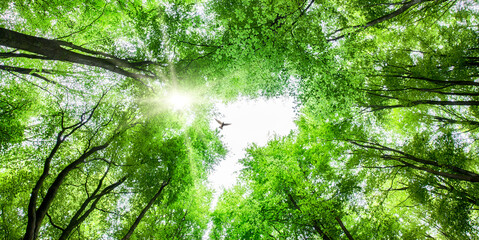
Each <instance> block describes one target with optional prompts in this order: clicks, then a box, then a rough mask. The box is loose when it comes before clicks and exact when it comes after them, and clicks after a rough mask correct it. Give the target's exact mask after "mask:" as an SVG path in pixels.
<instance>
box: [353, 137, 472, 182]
mask: <svg viewBox="0 0 479 240" xmlns="http://www.w3.org/2000/svg"><path fill="white" fill-rule="evenodd" d="M348 142H350V143H352V144H354V145H356V146H359V147H362V148H368V149H375V150H379V151H381V154H380V155H379V157H381V158H382V159H384V160H395V161H398V162H401V163H402V164H404V165H405V166H407V167H410V168H413V169H417V170H421V171H425V172H428V173H432V174H434V175H437V176H442V177H446V178H449V179H455V180H460V181H468V182H479V174H477V173H475V172H472V171H469V170H465V169H462V168H459V167H456V166H453V165H449V164H440V163H438V162H435V161H431V160H427V159H422V158H418V157H416V156H413V155H411V154H408V153H405V152H403V151H400V150H397V149H392V148H388V147H386V146H382V145H380V144H377V143H370V142H364V141H355V140H348ZM384 152H392V153H395V154H396V155H390V154H386V153H384ZM411 161H412V163H411ZM417 164H420V165H422V166H419V165H417ZM437 169H439V170H437Z"/></svg>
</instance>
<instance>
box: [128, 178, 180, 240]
mask: <svg viewBox="0 0 479 240" xmlns="http://www.w3.org/2000/svg"><path fill="white" fill-rule="evenodd" d="M170 181H171V178H169V179H168V180H167V181H165V182H163V183H162V184H161V187H160V189H159V190H158V192H156V194H155V195H154V196H153V198H151V199H150V201H149V202H148V204H147V205H146V206H145V207H144V208H143V210H141V212H140V214H139V215H138V217H137V218H136V220H135V222H134V223H133V224H132V225H131V227H130V229H129V230H128V232H127V233H126V234H125V236H124V237H123V238H122V240H126V239H130V237H131V235H132V234H133V232H134V231H135V229H136V227H138V224H139V223H140V222H141V219H143V217H144V216H145V214H146V212H147V211H148V210H149V209H150V208H151V206H152V205H153V203H155V201H156V199H157V198H158V197H159V196H160V194H161V192H162V191H163V189H164V188H165V187H166V186H167V185H168V184H170Z"/></svg>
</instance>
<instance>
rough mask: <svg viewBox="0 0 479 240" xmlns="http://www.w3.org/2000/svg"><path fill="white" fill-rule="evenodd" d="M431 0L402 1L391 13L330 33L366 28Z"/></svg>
mask: <svg viewBox="0 0 479 240" xmlns="http://www.w3.org/2000/svg"><path fill="white" fill-rule="evenodd" d="M431 1H434V0H411V1H409V2H404V3H401V5H402V6H401V7H400V8H398V9H397V10H396V11H394V12H392V13H389V14H386V15H384V16H382V17H379V18H376V19H374V20H372V21H369V22H367V23H366V24H362V25H356V26H349V27H344V28H341V29H338V30H336V31H335V32H333V33H332V34H331V35H334V34H336V33H338V32H342V31H344V30H346V29H350V28H353V29H355V28H360V29H366V28H368V27H372V26H375V25H377V24H379V23H382V22H384V21H387V20H390V19H393V18H395V17H397V16H399V15H401V14H403V13H404V12H406V11H407V10H409V9H410V8H412V7H414V6H416V5H418V4H421V3H424V2H431ZM344 37H346V34H342V35H340V36H338V37H335V38H331V39H328V41H336V40H339V39H341V38H344Z"/></svg>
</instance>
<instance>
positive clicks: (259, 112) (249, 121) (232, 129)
mask: <svg viewBox="0 0 479 240" xmlns="http://www.w3.org/2000/svg"><path fill="white" fill-rule="evenodd" d="M293 107H294V103H293V99H292V98H289V97H281V98H274V99H264V98H260V99H253V100H251V99H240V100H238V101H235V102H232V103H229V104H223V103H218V104H216V109H217V110H218V112H219V113H220V114H219V115H218V116H217V119H218V120H220V121H223V122H225V123H231V125H229V126H224V127H223V130H220V131H221V135H222V141H223V142H224V143H225V144H226V146H227V148H228V155H227V156H226V159H225V160H223V161H222V162H220V163H219V164H218V165H217V166H216V167H215V169H214V171H213V172H212V173H211V174H210V176H209V178H208V181H209V183H210V185H211V187H212V188H213V189H214V190H215V193H214V195H213V201H212V202H211V209H214V208H215V206H216V203H217V202H218V198H219V196H220V195H221V193H222V192H223V189H224V188H230V187H232V186H233V185H234V184H235V183H236V178H237V177H238V174H239V170H241V168H242V166H241V165H240V164H239V163H238V160H239V159H241V158H243V157H244V156H245V150H244V149H245V148H246V147H247V146H248V145H249V144H251V143H256V144H258V145H265V144H266V143H267V141H268V140H269V139H271V138H272V137H274V136H284V135H287V134H289V133H290V132H291V130H293V129H295V128H296V126H295V124H294V122H293V121H294V120H295V113H294V109H293ZM210 127H211V128H212V129H216V128H218V127H219V124H218V123H217V122H216V121H215V119H212V120H211V122H210ZM211 227H212V225H211V223H210V224H209V226H208V229H207V231H206V232H205V234H204V235H203V239H208V235H209V233H210V231H211Z"/></svg>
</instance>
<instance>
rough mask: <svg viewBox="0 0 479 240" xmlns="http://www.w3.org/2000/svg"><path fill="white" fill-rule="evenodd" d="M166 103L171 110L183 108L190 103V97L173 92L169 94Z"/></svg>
mask: <svg viewBox="0 0 479 240" xmlns="http://www.w3.org/2000/svg"><path fill="white" fill-rule="evenodd" d="M168 103H169V105H170V106H171V108H172V109H173V110H176V111H178V110H185V109H187V108H188V107H189V106H190V105H191V97H190V96H188V95H185V94H181V93H178V92H175V93H173V94H171V95H170V96H169V98H168Z"/></svg>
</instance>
